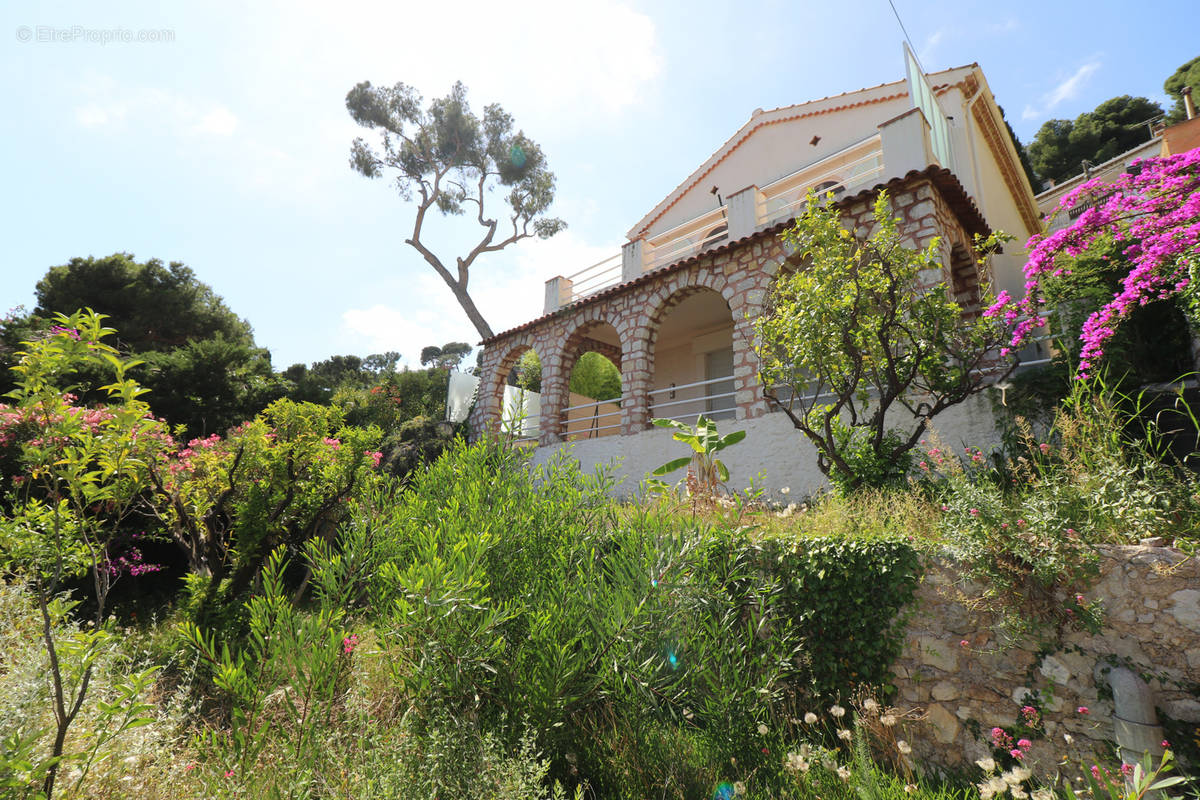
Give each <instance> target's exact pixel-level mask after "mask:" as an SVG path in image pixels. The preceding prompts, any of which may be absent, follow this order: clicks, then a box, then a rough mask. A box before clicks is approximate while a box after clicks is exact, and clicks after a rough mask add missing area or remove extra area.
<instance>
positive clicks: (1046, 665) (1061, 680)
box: [1038, 656, 1071, 686]
mask: <svg viewBox="0 0 1200 800" xmlns="http://www.w3.org/2000/svg"><path fill="white" fill-rule="evenodd" d="M1038 672H1040V673H1042V674H1043V675H1045V676H1046V677H1047V678H1049V679H1050V680H1052V681H1054V682H1055V683H1057V684H1059V685H1060V686H1065V685H1066V684H1067V681H1069V680H1071V670H1069V669H1067V665H1066V664H1064V663H1063V662H1061V661H1059V660H1058V659H1057V658H1055V657H1054V656H1046V657H1045V658H1043V659H1042V664H1041V666H1039V667H1038Z"/></svg>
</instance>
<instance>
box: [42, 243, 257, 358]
mask: <svg viewBox="0 0 1200 800" xmlns="http://www.w3.org/2000/svg"><path fill="white" fill-rule="evenodd" d="M36 292H37V301H38V306H37V309H36V310H35V312H34V313H35V314H37V315H38V316H42V317H49V316H50V315H51V314H53V313H55V312H61V313H67V314H69V313H71V312H73V311H75V310H76V309H80V308H91V309H93V310H95V311H96V312H97V313H100V314H104V315H106V316H107V324H108V325H109V326H110V327H112V328H115V329H116V330H117V336H118V341H119V343H120V346H121V347H122V348H123V349H125V350H127V351H129V352H134V353H145V352H149V351H166V350H173V349H174V348H176V347H182V346H184V345H186V344H187V343H189V342H193V341H196V340H197V339H211V338H213V337H215V336H223V337H224V338H225V339H226V340H227V341H230V342H240V343H242V344H246V345H251V346H253V344H254V335H253V333H252V331H251V329H250V324H249V323H248V322H246V321H245V320H243V319H241V318H239V317H238V316H237V315H236V314H234V313H233V312H232V311H230V310H229V308H228V307H227V306H226V305H225V302H224V301H223V300H222V299H221V298H220V297H218V296H217V294H216V293H215V292H213V290H212V287H210V286H209V285H208V284H206V283H203V282H201V281H199V280H197V279H196V274H195V272H193V271H192V270H191V268H189V267H186V266H184V265H183V264H181V263H180V262H178V261H172V262H171V263H170V265H168V266H163V262H162V261H160V260H159V259H157V258H152V259H150V260H149V261H147V262H145V263H138V262H136V261H134V259H133V256H132V255H131V254H129V253H114V254H112V255H111V256H107V257H105V258H93V257H91V256H89V257H87V258H72V259H71V260H70V262H68V263H66V264H63V265H60V266H57V267H51V268H50V270H49V271H48V272H47V273H46V275H45V277H43V278H42V279H41V280H40V281H38V282H37V290H36Z"/></svg>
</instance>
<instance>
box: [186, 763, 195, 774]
mask: <svg viewBox="0 0 1200 800" xmlns="http://www.w3.org/2000/svg"><path fill="white" fill-rule="evenodd" d="M195 768H196V762H195V761H193V762H191V763H190V764H185V765H184V767H183V771H184V772H191V771H192V770H194V769H195Z"/></svg>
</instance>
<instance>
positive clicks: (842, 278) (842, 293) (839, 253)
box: [755, 192, 1011, 491]
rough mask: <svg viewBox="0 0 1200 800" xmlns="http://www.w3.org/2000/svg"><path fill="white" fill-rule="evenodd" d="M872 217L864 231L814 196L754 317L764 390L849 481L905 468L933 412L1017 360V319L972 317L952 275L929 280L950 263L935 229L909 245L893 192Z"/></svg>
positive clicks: (839, 481)
mask: <svg viewBox="0 0 1200 800" xmlns="http://www.w3.org/2000/svg"><path fill="white" fill-rule="evenodd" d="M875 223H876V226H875V232H874V233H872V234H871V236H870V237H869V238H868V239H867V240H866V241H859V240H857V239H856V238H855V237H854V235H853V234H852V233H851V232H850V231H848V230H846V229H845V228H844V227H842V224H841V220H840V218H839V215H838V211H837V209H836V207H834V206H833V205H831V204H824V203H821V202H818V201H817V199H816V198H815V197H814V196H812V195H810V196H809V199H808V204H807V210H806V211H805V213H804V214H803V215H802V216H801V217H800V218H799V219H797V220H796V223H795V225H794V226H793V227H792V228H790V229H788V230H787V231H785V232H784V234H783V238H784V242H785V243H786V244H787V245H788V247H789V248H791V249H793V251H794V257H793V259H794V263H796V264H797V265H798V266H797V268H796V269H794V270H787V271H784V272H782V273H781V275H780V277H779V278H778V279H777V281H776V282H775V284H774V287H773V289H772V291H771V294H770V295H769V297H768V301H767V308H766V311H765V313H764V314H763V315H762V316H761V317H760V318H759V319H758V320H757V321H756V322H755V329H756V333H757V336H756V341H757V344H756V347H757V351H758V358H759V379H760V381H761V382H762V385H763V387H764V388H763V392H764V395H765V396H766V398H767V400H768V402H770V403H771V404H772V405H774V406H775V407H777V408H779V409H780V410H781V411H783V413H785V414H786V415H787V416H788V419H790V420H791V421H792V424H793V425H794V426H795V427H796V428H797V429H798V430H799V431H800V432H801V433H802V434H804V436H805V437H806V438H807V439H808V440H809V441H810V442H812V443H813V445H814V446H815V447H816V449H817V466H818V467H819V468H820V470H821V472H822V473H824V474H825V475H826V476H828V477H829V479H830V480H831V481H832V482H833V483H834V485H835V486H836V487H837V488H838V489H839V490H842V491H850V490H854V489H857V488H859V487H863V486H880V485H887V484H889V483H893V482H895V481H897V480H900V479H903V477H904V476H905V474H906V473H907V471H908V466H909V462H910V458H911V451H912V449H913V448H914V447H916V445H917V443H918V442H919V441H920V439H921V436H922V435H924V433H925V431H926V429H927V428H928V425H929V422H930V420H932V419H933V418H934V417H935V416H937V415H938V414H940V413H941V412H943V411H945V410H946V409H947V408H949V407H951V406H953V405H956V404H958V403H961V402H963V401H964V400H966V399H967V398H968V397H970V396H971V395H972V394H975V393H976V392H978V391H980V390H981V389H983V388H984V387H985V386H986V385H987V383H988V379H989V378H998V377H1003V376H1004V375H1006V374H1007V372H1008V371H1009V370H1010V369H1011V367H1010V366H1008V365H1007V364H1006V363H1002V362H1000V361H999V360H998V358H997V350H998V348H999V347H1000V346H1001V345H1002V344H1003V343H1004V342H1005V340H1006V338H1007V337H1008V336H1009V335H1011V334H1010V328H1009V325H1010V322H1009V321H1008V320H1006V319H1005V318H1004V317H997V316H992V317H977V318H974V319H967V318H964V315H963V309H962V307H961V306H959V304H958V303H956V302H955V300H954V298H953V297H952V295H951V292H950V289H949V288H948V287H947V285H946V283H945V281H936V280H930V279H929V278H930V276H932V275H940V274H942V266H941V264H940V263H939V261H938V252H939V243H938V240H937V239H934V240H933V241H931V242H930V243H929V246H928V247H926V248H925V249H923V250H913V249H909V248H906V247H904V246H902V244H901V235H900V233H899V231H898V229H897V221H896V220H895V219H894V218H893V217H892V216H891V213H890V210H889V204H888V197H887V194H886V192H881V193H880V195H879V198H878V200H877V201H876V203H875ZM998 238H999V237H998V236H997V235H993V236H992V237H990V239H989V240H987V241H984V242H979V243H977V245H976V246H977V248H979V249H980V250H987V249H990V248H991V247H993V246H994V245H995V243H996V241H998Z"/></svg>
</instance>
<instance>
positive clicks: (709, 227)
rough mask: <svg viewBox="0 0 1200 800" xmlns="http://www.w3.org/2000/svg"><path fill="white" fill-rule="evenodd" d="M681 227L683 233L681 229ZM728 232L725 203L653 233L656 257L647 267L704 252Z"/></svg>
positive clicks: (661, 264) (651, 267)
mask: <svg viewBox="0 0 1200 800" xmlns="http://www.w3.org/2000/svg"><path fill="white" fill-rule="evenodd" d="M681 231H682V233H681ZM728 236H729V230H728V227H727V217H726V213H725V207H724V206H721V207H720V208H714V209H713V210H712V211H707V212H705V213H703V214H701V215H700V216H698V217H692V218H691V219H689V220H688V221H687V222H684V223H682V224H680V225H676V226H675V227H674V228H671V229H670V230H667V231H664V232H662V233H660V234H659V235H658V236H656V237H654V238H655V239H656V240H657V241H658V242H659V243H658V244H652V247H653V248H654V249H653V258H651V259H650V263H649V264H648V265H647V267H646V270H647V271H649V270H652V269H658V268H659V267H663V266H666V265H667V264H674V263H675V262H676V261H680V260H682V259H685V258H687V257H688V256H691V255H694V254H696V253H699V252H701V251H702V250H704V248H706V247H708V246H709V245H711V244H714V243H716V242H718V241H721V240H722V239H726V238H728Z"/></svg>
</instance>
